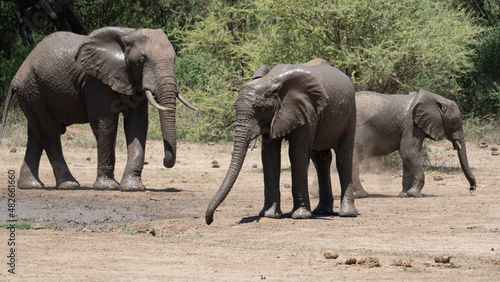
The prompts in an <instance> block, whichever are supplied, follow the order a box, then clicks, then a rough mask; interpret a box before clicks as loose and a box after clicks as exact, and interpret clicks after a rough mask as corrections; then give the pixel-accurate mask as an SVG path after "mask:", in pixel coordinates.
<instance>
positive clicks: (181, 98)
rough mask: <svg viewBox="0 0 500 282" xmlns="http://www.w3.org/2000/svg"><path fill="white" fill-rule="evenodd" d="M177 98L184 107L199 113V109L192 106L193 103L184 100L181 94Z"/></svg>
mask: <svg viewBox="0 0 500 282" xmlns="http://www.w3.org/2000/svg"><path fill="white" fill-rule="evenodd" d="M177 98H178V99H179V101H181V102H182V103H183V104H184V105H186V107H188V108H190V109H191V110H193V111H197V110H198V108H197V107H195V106H193V105H191V103H189V102H188V101H187V100H186V99H184V97H182V96H181V94H177Z"/></svg>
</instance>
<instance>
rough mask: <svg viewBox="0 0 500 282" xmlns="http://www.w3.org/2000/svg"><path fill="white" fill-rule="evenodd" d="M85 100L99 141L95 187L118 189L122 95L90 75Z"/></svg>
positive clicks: (86, 85) (85, 88) (93, 130)
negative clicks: (119, 118)
mask: <svg viewBox="0 0 500 282" xmlns="http://www.w3.org/2000/svg"><path fill="white" fill-rule="evenodd" d="M84 94H85V102H86V106H87V113H88V116H89V120H90V126H91V127H92V132H93V133H94V136H95V138H96V141H97V177H96V180H95V182H94V185H93V188H94V189H98V190H118V189H120V185H119V184H118V182H117V181H116V180H115V176H114V171H115V145H116V134H117V126H118V116H119V114H120V112H121V111H122V110H123V109H126V107H125V106H124V105H123V103H122V101H121V100H120V97H121V96H120V94H117V93H115V92H113V91H112V90H111V88H110V87H109V86H107V85H105V84H104V83H102V82H101V81H100V80H98V79H97V78H94V77H92V76H89V77H88V78H87V80H86V82H85V86H84Z"/></svg>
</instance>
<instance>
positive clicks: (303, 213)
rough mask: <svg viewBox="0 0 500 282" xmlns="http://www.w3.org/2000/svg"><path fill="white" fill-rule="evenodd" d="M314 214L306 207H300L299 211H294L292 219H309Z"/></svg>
mask: <svg viewBox="0 0 500 282" xmlns="http://www.w3.org/2000/svg"><path fill="white" fill-rule="evenodd" d="M312 217H313V216H312V213H311V211H310V210H308V209H307V208H305V207H300V208H298V209H294V210H293V211H292V218H293V219H308V218H312Z"/></svg>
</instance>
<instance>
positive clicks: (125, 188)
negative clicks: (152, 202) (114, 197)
mask: <svg viewBox="0 0 500 282" xmlns="http://www.w3.org/2000/svg"><path fill="white" fill-rule="evenodd" d="M120 190H121V191H122V192H137V191H144V190H146V186H144V184H143V183H142V180H141V178H140V177H138V176H129V177H124V178H123V179H122V182H120Z"/></svg>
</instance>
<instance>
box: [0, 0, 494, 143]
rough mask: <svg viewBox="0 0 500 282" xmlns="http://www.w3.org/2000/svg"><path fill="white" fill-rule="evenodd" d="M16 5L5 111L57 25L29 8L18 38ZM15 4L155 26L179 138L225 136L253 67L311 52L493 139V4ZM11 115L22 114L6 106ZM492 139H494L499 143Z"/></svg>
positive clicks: (222, 0) (4, 57)
mask: <svg viewBox="0 0 500 282" xmlns="http://www.w3.org/2000/svg"><path fill="white" fill-rule="evenodd" d="M14 2H15V1H6V0H3V1H0V17H1V18H2V21H0V34H2V36H1V37H0V69H1V70H2V71H1V72H0V102H1V103H2V104H3V100H4V98H5V95H6V94H7V91H8V88H9V84H10V81H11V79H12V77H13V76H14V74H15V73H16V71H17V69H18V68H19V66H20V65H21V63H22V62H23V60H24V58H25V57H26V56H27V55H28V54H29V52H30V51H31V49H32V48H33V47H34V46H35V44H36V43H37V42H39V41H40V40H42V39H43V38H44V37H45V36H46V35H48V34H50V33H52V32H55V31H57V30H58V29H62V27H61V26H56V25H55V24H53V23H52V22H51V21H50V20H49V19H48V16H47V15H44V14H43V13H42V12H41V11H40V10H37V9H36V8H35V7H30V8H28V9H26V11H25V22H26V23H27V24H28V25H29V26H30V27H31V30H32V36H33V40H34V43H33V44H30V43H26V42H24V41H23V40H22V38H21V36H20V35H19V30H18V19H17V18H16V15H15V13H14ZM21 2H22V1H21ZM24 2H33V3H34V2H45V3H47V4H48V5H50V6H51V7H52V8H53V10H54V11H55V12H57V9H59V8H60V4H61V3H71V2H74V7H73V9H74V11H75V12H76V13H77V14H78V16H79V17H80V19H81V22H82V24H83V25H84V27H85V32H86V33H90V32H92V31H93V30H95V29H97V28H101V27H104V26H126V27H134V28H161V29H163V30H164V31H165V33H166V34H167V35H168V36H169V39H170V41H171V43H172V44H173V46H174V48H175V50H176V52H177V59H176V64H175V71H176V76H177V80H178V84H179V87H180V91H181V93H182V95H183V96H184V97H186V98H187V99H189V100H190V101H191V102H192V103H193V104H195V105H196V106H197V107H198V108H199V109H200V110H199V111H197V112H193V111H190V110H189V109H187V108H186V107H182V106H179V107H178V113H177V117H178V119H177V127H178V137H179V138H180V139H181V140H187V141H198V142H200V141H201V142H203V141H212V142H213V141H230V140H231V138H232V133H233V126H234V121H235V113H234V109H233V104H234V101H235V99H236V96H237V94H238V90H239V87H240V86H241V84H242V83H244V82H245V81H247V80H248V79H249V78H250V76H251V75H252V73H253V72H254V71H255V70H256V69H257V68H258V67H259V66H260V65H262V64H269V65H275V64H278V63H292V64H293V63H303V62H307V61H309V60H311V59H313V58H316V57H321V58H323V59H325V60H327V61H328V62H329V63H330V64H331V65H333V66H335V67H337V68H339V69H340V70H342V71H343V72H344V73H346V74H347V75H348V76H349V77H350V78H351V80H352V82H353V83H354V85H355V87H356V89H357V90H358V91H361V90H371V91H377V92H381V93H408V92H410V91H416V90H419V89H425V90H428V91H431V92H434V93H437V94H440V95H443V96H445V97H447V98H450V99H452V100H455V101H456V102H457V104H458V105H459V107H460V109H461V111H462V114H463V116H464V118H465V129H466V134H468V135H470V136H471V137H470V138H472V135H474V136H475V137H474V138H476V139H480V138H483V136H482V135H484V133H485V132H486V131H489V132H491V131H490V130H488V128H498V126H499V122H498V118H499V115H500V68H499V67H498V66H499V65H500V29H499V26H500V4H499V2H498V1H496V0H448V1H445V0H405V1H396V0H384V1H382V0H350V1H347V0H338V1H324V0H312V1H301V0H260V1H252V0H213V1H208V0H201V1H193V0H185V1H181V0H171V1H169V0H159V1H153V0H74V1H72V0H43V1H24ZM58 5H59V6H58ZM66 28H67V29H69V26H66ZM23 43H24V44H23ZM11 108H12V110H13V111H19V109H17V104H16V102H15V101H14V102H13V105H12V106H11ZM2 109H3V107H2ZM14 116H15V115H14ZM150 119H151V120H150V129H149V137H150V138H160V137H161V133H160V131H159V123H158V122H157V119H158V117H157V114H156V113H155V112H154V111H151V115H150ZM15 120H22V118H19V117H16V118H15ZM9 123H10V119H9ZM16 131H17V130H16ZM496 131H498V130H496ZM477 136H479V137H477ZM489 138H490V139H492V140H490V141H491V142H496V143H500V136H493V137H491V136H490V137H489Z"/></svg>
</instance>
